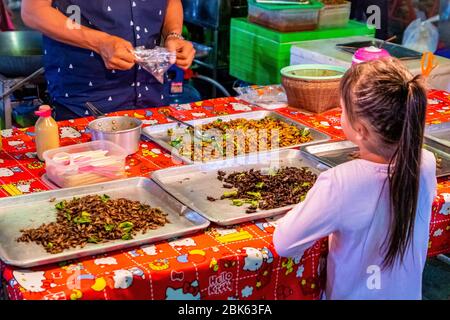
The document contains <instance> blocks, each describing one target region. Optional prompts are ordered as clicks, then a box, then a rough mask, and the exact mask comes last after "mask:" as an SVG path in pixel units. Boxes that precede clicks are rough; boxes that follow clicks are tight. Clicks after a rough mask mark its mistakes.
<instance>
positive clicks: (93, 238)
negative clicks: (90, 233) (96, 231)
mask: <svg viewBox="0 0 450 320" xmlns="http://www.w3.org/2000/svg"><path fill="white" fill-rule="evenodd" d="M87 242H89V243H99V242H100V240H99V239H98V238H97V237H89V238H88V239H87Z"/></svg>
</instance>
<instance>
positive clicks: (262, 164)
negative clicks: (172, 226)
mask: <svg viewBox="0 0 450 320" xmlns="http://www.w3.org/2000/svg"><path fill="white" fill-rule="evenodd" d="M281 166H292V167H309V168H310V169H311V171H313V172H314V173H316V174H320V172H322V171H325V170H327V169H328V168H329V167H327V166H324V165H323V164H321V163H319V162H318V161H315V160H311V159H307V158H305V157H303V155H302V152H301V151H300V150H293V149H288V150H279V151H271V152H264V153H259V154H248V155H244V156H241V157H236V158H232V159H227V160H221V161H213V162H208V163H203V164H195V165H191V166H184V167H178V168H169V169H163V170H159V171H156V172H153V173H152V179H153V180H154V181H155V182H156V183H158V184H159V185H160V186H161V187H162V188H164V189H165V190H166V191H167V192H169V193H170V194H172V195H173V196H174V197H175V198H177V199H178V200H179V201H181V202H182V203H184V204H185V205H187V206H188V207H190V208H191V209H192V210H195V211H197V212H198V213H200V214H201V215H203V216H204V217H205V218H207V219H208V220H210V221H212V222H214V223H217V224H219V225H232V224H237V223H241V222H245V221H251V220H255V219H260V218H266V217H271V216H275V215H278V214H282V213H285V212H287V211H288V210H290V209H291V208H293V207H294V206H293V205H292V206H286V207H283V208H277V209H272V210H264V211H263V210H261V211H257V212H256V213H253V214H247V213H245V210H246V208H244V207H236V206H233V205H232V204H231V203H230V201H229V200H228V199H225V200H217V201H215V202H210V201H208V200H207V197H208V196H212V197H215V198H216V199H217V198H220V197H221V195H222V194H223V192H224V190H226V189H224V188H223V182H221V181H219V180H218V179H217V171H219V170H222V171H224V172H226V173H233V172H236V171H245V170H250V169H252V168H253V169H263V170H264V169H270V168H275V167H281Z"/></svg>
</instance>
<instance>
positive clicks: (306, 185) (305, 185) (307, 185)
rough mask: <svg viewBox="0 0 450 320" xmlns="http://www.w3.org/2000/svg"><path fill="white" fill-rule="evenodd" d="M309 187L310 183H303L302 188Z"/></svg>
mask: <svg viewBox="0 0 450 320" xmlns="http://www.w3.org/2000/svg"><path fill="white" fill-rule="evenodd" d="M309 186H311V182H303V184H302V187H309Z"/></svg>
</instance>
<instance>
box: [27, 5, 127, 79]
mask: <svg viewBox="0 0 450 320" xmlns="http://www.w3.org/2000/svg"><path fill="white" fill-rule="evenodd" d="M22 19H23V21H24V22H25V24H26V25H27V26H29V27H30V28H33V29H36V30H39V31H40V32H42V33H43V34H45V35H46V36H48V37H50V38H52V39H55V40H57V41H60V42H63V43H66V44H69V45H73V46H76V47H80V48H84V49H89V50H92V51H95V52H96V53H98V54H100V55H101V56H102V58H103V61H104V62H105V65H106V67H107V68H108V69H118V70H128V69H131V68H132V67H133V66H134V63H135V62H134V56H133V54H132V51H133V46H132V45H131V43H129V42H128V41H126V40H124V39H122V38H119V37H115V36H112V35H110V34H107V33H105V32H101V31H98V30H94V29H91V28H88V27H84V26H81V25H78V24H71V23H68V22H70V21H69V18H68V17H66V16H65V15H64V14H62V13H61V12H59V11H58V10H56V9H55V8H53V7H52V1H51V0H23V1H22Z"/></svg>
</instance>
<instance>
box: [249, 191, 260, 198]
mask: <svg viewBox="0 0 450 320" xmlns="http://www.w3.org/2000/svg"><path fill="white" fill-rule="evenodd" d="M247 194H248V195H249V196H252V197H255V198H257V199H261V198H262V196H261V193H259V192H247Z"/></svg>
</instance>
